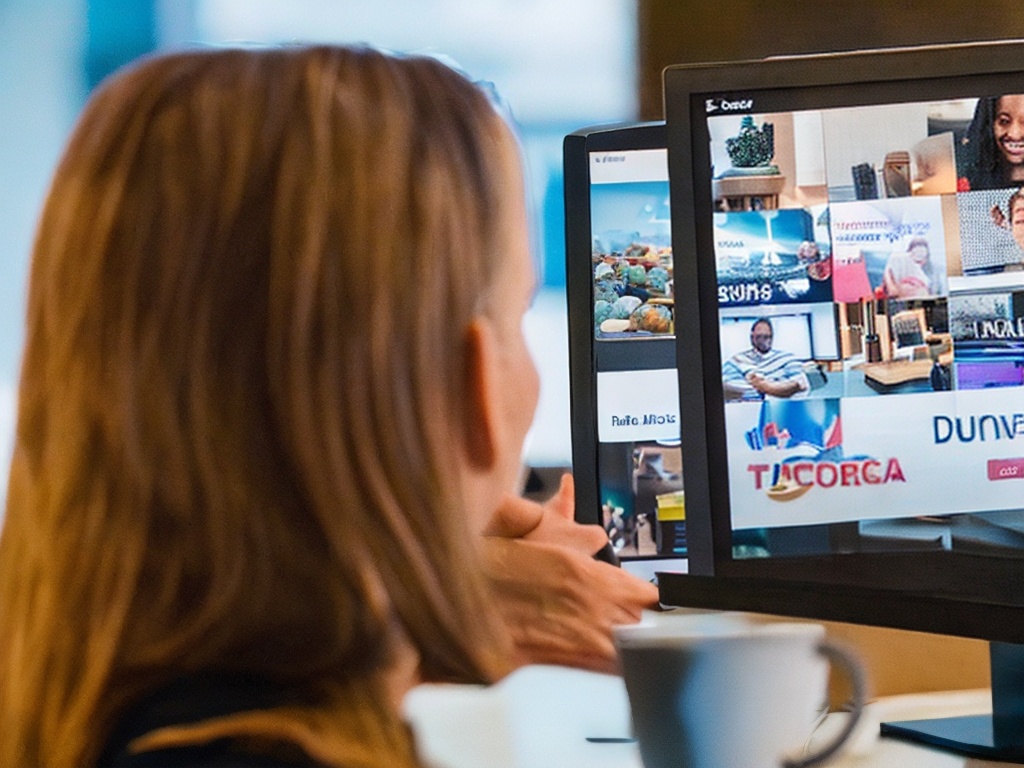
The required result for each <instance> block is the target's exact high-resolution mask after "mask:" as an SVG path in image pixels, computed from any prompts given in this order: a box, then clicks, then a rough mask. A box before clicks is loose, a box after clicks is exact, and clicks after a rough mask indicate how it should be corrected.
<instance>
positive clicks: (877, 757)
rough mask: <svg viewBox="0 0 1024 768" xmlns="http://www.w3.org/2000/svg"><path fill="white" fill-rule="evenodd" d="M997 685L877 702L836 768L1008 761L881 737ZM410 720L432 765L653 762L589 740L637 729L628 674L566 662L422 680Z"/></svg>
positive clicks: (977, 707)
mask: <svg viewBox="0 0 1024 768" xmlns="http://www.w3.org/2000/svg"><path fill="white" fill-rule="evenodd" d="M990 707H991V702H990V697H989V692H988V691H987V690H972V691H955V692H950V693H932V694H913V695H904V696H893V697H888V698H883V699H879V700H877V701H874V702H872V703H871V704H869V705H868V706H867V707H866V709H865V712H864V716H863V718H862V720H861V722H860V724H859V725H858V727H857V730H856V731H855V733H854V736H853V737H852V739H851V740H850V742H848V744H847V747H846V749H845V750H844V751H843V752H842V753H841V754H840V755H838V756H837V757H835V758H834V759H833V760H831V761H830V762H829V763H828V764H827V765H828V766H829V767H830V768H894V767H896V766H899V767H900V768H988V767H989V766H992V767H995V766H1001V765H1002V766H1005V765H1006V764H1005V763H996V762H991V761H986V760H977V759H973V758H965V757H962V756H958V755H954V754H952V753H949V752H944V751H940V750H937V749H931V748H928V747H923V746H919V745H916V744H912V743H909V742H904V741H900V740H898V739H892V738H882V737H880V736H879V735H878V728H879V723H880V722H883V721H892V720H910V719H924V718H930V717H951V716H956V715H969V714H981V713H985V712H988V711H989V710H990ZM405 711H406V716H407V717H408V719H409V721H410V723H411V724H412V726H413V730H414V732H415V734H416V740H417V745H418V748H419V749H420V752H421V755H422V757H423V759H424V761H425V762H426V764H428V765H430V766H432V768H480V766H488V768H643V766H642V763H641V762H640V755H639V751H638V749H637V747H636V745H635V744H633V743H594V742H592V741H588V740H587V738H588V737H616V736H619V737H621V736H628V734H629V730H630V727H629V709H628V704H627V700H626V694H625V686H624V685H623V684H622V680H621V679H620V678H617V677H613V676H609V675H599V674H594V673H590V672H581V671H579V670H572V669H566V668H561V667H526V668H524V669H521V670H519V671H518V672H516V673H514V674H512V675H510V676H509V677H508V678H506V679H505V680H503V681H502V682H501V683H499V684H497V685H495V686H492V687H491V688H480V687H475V686H438V685H431V686H420V687H419V688H417V689H414V691H413V692H412V693H411V694H410V695H409V697H408V698H407V699H406V705H405ZM845 718H846V715H845V714H832V715H829V716H828V717H827V718H825V720H824V722H823V723H822V724H821V726H819V728H818V729H817V731H815V732H814V734H813V735H812V736H811V738H810V740H809V742H808V746H809V747H811V748H814V747H815V746H816V745H820V744H822V743H824V741H825V740H826V739H828V738H829V737H830V735H831V734H833V733H835V732H836V729H838V728H840V727H842V725H843V722H844V719H845Z"/></svg>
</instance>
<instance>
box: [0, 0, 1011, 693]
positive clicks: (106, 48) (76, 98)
mask: <svg viewBox="0 0 1024 768" xmlns="http://www.w3.org/2000/svg"><path fill="white" fill-rule="evenodd" d="M325 2H326V0H325ZM216 5H217V4H206V3H202V2H200V1H199V0H181V2H175V1H174V0H137V2H135V1H134V0H123V1H122V2H118V1H117V0H6V2H4V3H2V4H0V72H3V73H7V74H5V75H4V76H0V130H2V131H3V133H4V136H5V138H4V140H3V141H2V142H0V210H3V211H4V212H5V216H4V219H5V222H6V223H5V226H4V229H5V230H6V232H0V251H2V252H3V254H2V259H3V261H2V262H0V264H2V269H3V270H4V271H5V279H4V280H2V281H0V297H2V303H3V306H4V312H3V313H0V315H2V317H0V343H2V344H4V345H6V346H7V347H8V350H6V351H5V352H4V356H3V359H2V360H0V380H2V381H3V382H5V383H3V384H0V433H4V434H6V433H8V432H9V431H10V429H11V428H12V426H13V403H14V382H16V377H17V347H18V341H17V339H18V336H19V334H20V332H21V314H22V310H23V296H22V294H23V290H24V280H23V274H24V268H25V266H26V264H27V253H28V250H29V248H30V244H31V222H32V221H33V219H34V216H35V214H36V212H37V210H38V205H39V202H40V201H41V199H42V195H43V194H44V191H45V183H46V179H47V178H48V176H49V173H50V170H51V168H52V164H53V162H54V161H55V159H56V156H57V153H58V152H59V150H60V146H61V142H62V139H63V137H64V136H65V135H66V133H67V131H68V130H69V128H70V125H71V123H72V122H73V120H74V115H75V113H76V111H77V108H78V107H79V106H80V105H81V103H82V102H83V100H84V96H85V94H86V93H87V92H88V89H89V87H90V86H91V85H93V84H95V82H97V81H98V79H100V78H101V77H102V76H103V75H104V74H105V73H106V72H109V71H111V70H112V69H113V68H115V67H116V66H118V65H120V64H121V63H124V62H125V61H128V60H130V59H131V58H134V57H135V56H138V55H142V54H145V53H147V52H149V51H151V50H155V49H158V48H160V47H162V46H164V45H174V44H176V43H181V42H183V41H188V40H192V39H195V38H194V36H195V34H196V30H197V28H198V24H199V22H198V20H197V19H198V16H199V15H200V14H201V13H202V12H203V11H204V9H205V10H206V11H208V12H211V13H212V11H209V9H210V8H212V7H214V6H216ZM232 5H234V6H239V5H242V6H244V5H245V3H235V4H232V3H221V4H220V5H219V8H220V12H221V13H223V14H228V13H229V10H230V9H231V7H232ZM277 5H278V6H280V7H279V9H278V11H277V13H278V14H279V15H281V16H282V17H283V16H286V15H287V14H288V13H298V12H299V11H300V9H301V8H302V6H303V5H304V3H302V2H298V1H297V0H295V1H293V2H290V3H283V2H282V3H278V4H277ZM309 5H310V6H311V7H312V8H313V9H314V11H315V10H316V8H317V7H321V8H322V7H323V6H324V3H316V2H312V3H309ZM367 5H368V4H367ZM374 5H376V6H378V7H379V8H378V12H379V13H381V14H382V17H383V18H388V17H396V13H395V11H394V9H391V10H389V9H388V7H387V6H388V5H389V3H388V2H387V1H385V2H378V3H375V4H374ZM399 5H402V6H403V8H405V9H406V10H407V9H408V7H411V6H412V3H408V4H399ZM427 5H429V3H428V4H427ZM474 5H475V6H480V0H476V2H475V3H474ZM496 5H498V3H496ZM537 5H538V4H537V3H531V4H530V7H531V8H532V7H533V6H537ZM552 5H554V6H558V5H559V2H558V0H556V2H555V3H553V4H552ZM592 5H595V4H590V3H586V2H577V3H567V4H566V8H567V9H568V10H564V12H562V13H561V14H559V15H549V17H544V18H548V19H549V21H550V23H556V22H557V21H558V20H559V19H561V20H563V21H564V22H565V24H566V25H567V26H572V25H576V26H579V27H580V28H581V29H582V30H583V37H586V35H587V32H586V30H587V27H588V19H587V14H588V12H591V6H592ZM596 6H602V7H604V6H614V10H615V11H616V12H617V13H618V12H620V11H621V12H622V13H623V14H624V15H621V16H615V17H614V18H615V19H618V20H619V22H618V23H619V26H618V27H615V26H614V23H612V26H611V28H612V29H613V30H615V29H617V30H618V35H619V37H621V38H623V40H622V41H620V42H623V43H625V44H623V45H621V46H617V47H616V48H615V50H614V51H612V53H613V54H614V55H615V56H619V57H620V59H622V60H621V61H620V59H616V60H615V61H616V62H619V63H618V64H616V66H617V68H618V70H619V71H620V76H621V72H625V73H626V76H627V83H626V89H627V91H629V89H630V88H632V90H631V91H630V92H627V94H626V95H625V96H624V97H623V98H621V99H619V100H617V101H614V102H604V103H601V104H598V105H596V106H595V108H594V109H593V110H592V111H590V112H587V111H586V110H585V109H584V110H577V111H572V110H568V111H565V112H562V113H560V114H557V115H556V116H555V117H552V118H550V119H548V118H546V117H545V116H544V114H543V105H541V106H538V107H537V112H536V113H533V112H531V113H529V114H524V115H523V116H522V117H523V119H524V121H526V122H532V123H533V124H534V129H535V131H536V136H537V137H541V136H543V137H544V139H545V140H546V141H547V143H544V141H541V139H540V138H537V143H538V145H541V144H543V145H544V147H546V149H541V150H538V151H539V153H540V155H542V158H541V159H540V160H536V159H535V160H532V161H531V162H533V163H535V165H534V167H533V173H534V182H535V185H536V186H539V187H540V189H539V190H538V191H535V193H534V197H535V198H536V199H537V201H538V208H539V211H538V214H537V216H536V218H537V219H538V220H540V221H541V222H542V225H546V231H543V232H542V233H541V234H539V235H538V238H539V242H538V250H539V251H541V252H543V253H544V263H543V269H542V275H543V277H542V283H543V287H544V290H543V291H542V295H541V297H540V302H539V303H540V304H542V305H543V306H542V307H541V310H543V311H538V312H537V313H535V314H534V315H533V317H532V318H531V320H530V321H529V322H531V323H533V324H534V327H535V330H534V334H535V336H536V337H537V338H538V339H540V340H539V341H538V342H537V343H538V345H540V344H545V345H547V346H543V347H540V346H538V348H537V349H536V350H535V354H536V356H537V357H539V358H542V360H541V361H540V362H541V366H542V371H543V375H544V376H545V388H546V391H545V393H544V395H543V397H544V398H545V400H544V401H543V402H542V406H541V411H540V413H539V414H538V425H537V426H535V433H534V434H533V436H532V437H533V445H534V453H533V454H532V455H528V456H527V457H526V458H527V460H528V461H529V463H531V464H532V465H534V466H535V467H536V469H537V473H536V478H537V479H535V481H534V485H533V486H532V487H531V491H532V492H533V493H535V494H537V495H541V496H542V495H543V494H544V492H545V491H546V490H547V489H548V488H549V487H550V484H551V482H553V478H555V477H557V475H558V474H559V473H560V471H561V470H562V468H563V467H565V466H568V464H569V455H570V454H569V446H568V373H567V370H566V368H567V358H566V357H565V352H564V343H563V340H564V334H565V332H566V331H565V320H564V296H563V295H562V294H564V267H562V266H561V264H560V261H559V259H560V257H561V254H560V252H559V248H560V247H561V241H560V234H559V232H558V226H559V225H560V224H561V223H562V222H560V221H559V219H558V207H559V204H560V189H559V188H558V186H557V185H558V182H559V179H558V178H557V175H556V176H554V177H552V176H551V174H550V173H549V171H550V170H551V168H552V166H554V167H557V164H558V157H557V151H553V150H552V149H551V148H550V147H551V146H556V147H557V146H560V145H559V140H560V138H561V136H562V135H564V133H566V132H568V131H570V130H573V129H575V128H577V127H580V126H581V125H584V124H588V123H597V122H602V121H611V120H637V119H639V120H656V119H660V118H661V117H662V91H661V71H662V69H663V68H664V67H665V66H667V65H671V64H679V63H687V62H697V61H722V60H733V59H745V58H758V57H762V56H768V55H784V54H796V53H808V52H820V51H831V50H850V49H861V48H874V47H885V46H891V45H911V44H943V43H955V42H960V41H966V40H986V39H999V38H1009V37H1024V8H1021V7H1020V6H1019V4H1016V3H1013V2H1006V0H993V1H991V2H987V3H984V4H975V5H972V6H971V7H970V10H969V11H965V8H964V4H963V3H962V2H959V0H907V1H906V2H900V3H893V2H891V0H870V1H863V2H854V3H848V4H845V5H844V6H843V9H842V13H841V15H842V23H837V9H836V6H834V5H833V4H830V3H823V2H817V1H816V0H791V1H790V2H787V3H764V2H755V1H754V0H734V2H732V3H729V4H727V5H725V4H722V3H721V2H718V1H717V0H687V2H683V3H680V2H677V1H675V0H635V2H625V0H623V2H620V3H617V4H616V3H611V2H604V3H599V4H596ZM496 12H497V11H496ZM483 13H484V12H483V11H477V15H478V16H480V19H479V23H484V21H483V15H482V14H483ZM161 25H162V26H161ZM602 29H603V27H602ZM538 34H543V36H544V38H545V39H551V40H553V41H555V42H556V41H557V35H553V34H552V33H551V31H550V30H547V31H543V30H538ZM611 34H612V37H611V38H610V39H612V40H614V36H615V34H616V33H615V32H614V31H613V32H612V33H611ZM225 39H227V38H225ZM237 40H241V41H245V40H246V38H245V37H244V36H242V37H239V38H237ZM603 43H604V39H603V38H600V37H599V38H598V41H597V43H596V45H598V46H600V45H602V44H603ZM572 50H573V49H572V47H571V46H570V51H569V54H570V55H571V52H572ZM630 57H631V60H630ZM595 58H600V57H595ZM606 58H611V54H609V55H608V56H606ZM461 63H462V64H464V65H465V64H466V62H465V61H463V62H461ZM555 66H557V63H556V64H555ZM616 66H611V67H609V71H611V70H614V69H616ZM8 74H9V75H10V76H8ZM629 79H632V83H629V82H628V80H629ZM498 86H499V88H501V87H502V83H498ZM596 90H600V89H596ZM509 92H510V100H512V97H511V94H512V93H514V92H515V88H514V87H513V88H510V89H509ZM512 106H513V109H515V108H516V106H517V105H516V103H515V102H514V100H513V103H512ZM531 109H533V108H532V107H531ZM552 139H554V142H555V143H554V144H552V143H551V140H552ZM25 147H29V148H30V151H28V152H26V151H25V149H24V148H25ZM552 201H554V202H552ZM559 270H563V271H562V272H561V274H559ZM927 310H928V307H926V306H912V307H901V308H899V309H898V310H893V311H890V308H888V307H886V306H884V304H882V305H870V306H851V307H850V309H849V315H848V316H846V325H847V326H849V327H854V328H856V327H860V326H861V325H863V324H868V323H870V324H877V326H878V327H879V328H881V329H883V332H885V331H884V329H889V332H891V330H892V328H893V327H894V325H893V323H894V322H896V324H897V325H898V324H899V322H900V321H901V320H905V321H907V322H910V323H911V324H912V325H914V326H915V331H916V336H915V338H914V343H913V344H911V345H910V347H912V349H910V350H909V351H908V350H906V349H904V350H903V351H900V349H899V346H900V345H899V344H898V343H897V339H895V338H893V339H888V340H887V343H885V344H883V345H882V349H883V350H885V351H884V353H883V362H889V361H891V360H892V359H894V358H900V357H903V358H904V359H906V360H907V361H908V362H910V361H916V360H921V359H927V360H928V363H927V365H930V363H931V362H933V361H934V358H935V356H936V355H940V354H941V353H942V345H943V344H944V343H945V340H944V339H943V338H942V333H941V331H937V330H936V329H935V328H934V327H933V326H932V325H930V324H929V322H928V318H929V317H930V316H929V315H927V314H926V311H927ZM896 312H904V313H908V314H903V315H901V316H900V318H894V315H895V314H896ZM552 329H555V332H552ZM911 335H912V336H914V334H911ZM856 339H857V336H856V334H853V335H851V336H850V341H849V343H851V344H856V343H857V341H856ZM853 353H854V351H851V354H853ZM927 365H926V366H925V367H927ZM826 373H828V371H826ZM3 439H4V441H5V442H4V444H3V445H2V446H0V460H2V462H3V463H4V464H6V461H7V460H8V459H9V446H8V445H7V442H6V441H7V438H3ZM828 626H829V630H830V632H831V633H832V634H833V635H834V636H836V637H838V638H839V639H842V640H846V641H847V642H849V643H850V644H851V645H854V646H855V647H856V648H858V649H859V650H860V651H861V652H862V654H863V655H864V656H865V658H866V659H867V661H868V663H869V665H870V667H871V671H872V680H873V693H874V694H875V695H879V696H884V695H889V694H895V693H905V692H914V691H919V692H925V691H939V690H949V689H958V688H964V689H967V688H977V687H983V686H986V685H988V669H987V664H988V649H987V644H986V643H984V642H982V641H975V640H968V639H962V638H951V637H943V636H936V635H929V634H923V633H915V632H903V631H897V630H888V629H880V628H871V627H861V626H853V625H844V624H835V623H831V624H829V625H828ZM835 696H836V698H837V699H838V698H841V696H842V693H841V692H837V693H836V694H835Z"/></svg>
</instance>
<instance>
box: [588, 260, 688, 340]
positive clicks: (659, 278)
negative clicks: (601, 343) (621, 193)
mask: <svg viewBox="0 0 1024 768" xmlns="http://www.w3.org/2000/svg"><path fill="white" fill-rule="evenodd" d="M593 262H594V332H595V335H596V336H597V338H635V337H640V336H651V335H662V334H671V333H672V332H673V310H672V249H671V248H670V247H658V246H654V245H648V244H644V243H640V242H633V243H630V244H629V245H628V246H627V247H626V248H624V249H623V250H622V251H613V252H610V253H609V252H606V251H604V250H603V249H601V248H598V247H595V249H594V253H593Z"/></svg>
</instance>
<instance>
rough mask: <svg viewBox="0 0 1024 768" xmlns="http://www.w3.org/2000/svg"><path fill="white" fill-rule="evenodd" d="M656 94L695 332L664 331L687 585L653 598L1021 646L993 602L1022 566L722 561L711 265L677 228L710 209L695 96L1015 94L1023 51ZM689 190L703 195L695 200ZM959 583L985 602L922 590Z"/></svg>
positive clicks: (785, 66) (760, 65) (817, 68)
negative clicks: (677, 429) (673, 357)
mask: <svg viewBox="0 0 1024 768" xmlns="http://www.w3.org/2000/svg"><path fill="white" fill-rule="evenodd" d="M1011 83H1013V84H1014V85H1012V86H1011ZM664 86H665V112H666V122H667V127H668V147H669V178H670V183H671V193H672V201H671V204H672V220H673V225H674V226H673V230H672V231H673V235H672V236H673V253H674V259H675V273H676V282H677V286H678V288H677V291H676V296H677V302H676V324H677V331H678V330H679V329H683V328H689V329H697V330H696V332H693V333H682V332H677V353H678V361H677V370H678V371H679V372H680V380H679V386H680V419H681V423H682V435H683V441H682V445H683V464H684V466H685V468H686V469H685V471H686V507H687V534H688V538H689V541H690V545H691V546H690V561H689V572H690V574H693V577H688V576H681V575H677V574H662V575H661V576H660V586H661V591H662V600H663V602H665V603H667V604H673V605H692V606H695V607H711V608H727V609H736V610H757V611H762V612H767V613H777V614H784V615H797V616H807V617H810V618H820V619H832V620H839V621H854V622H858V623H869V624H878V625H883V626H892V627H899V628H905V629H916V630H922V631H931V632H941V633H948V634H956V635H965V636H972V637H979V638H983V639H988V640H1001V641H1006V642H1024V601H1021V602H1019V603H1018V604H1016V605H1014V604H1011V603H1009V602H1008V601H1006V600H1005V598H1001V597H1000V595H1001V594H1003V595H1005V594H1006V590H1007V589H1008V588H1009V587H1010V585H1012V584H1014V583H1016V584H1018V585H1019V584H1024V560H1022V561H1012V560H1008V559H1007V560H998V559H993V558H978V557H972V556H967V555H956V556H955V557H953V558H951V557H950V556H948V555H947V554H944V553H943V554H940V555H939V556H932V555H930V554H926V553H915V556H914V557H915V562H914V565H913V568H912V569H911V570H910V571H909V572H908V571H907V570H906V560H905V557H903V556H900V555H894V554H890V553H873V554H869V553H858V554H843V555H841V556H832V557H827V556H826V557H792V558H772V559H764V560H734V559H733V558H732V530H731V526H730V525H729V508H728V487H727V482H728V481H727V478H726V477H725V476H724V473H723V472H720V471H716V469H717V468H718V467H722V466H724V461H725V457H726V449H725V429H724V414H723V409H722V405H723V395H722V387H721V376H720V363H719V339H718V327H717V326H718V323H717V311H718V304H717V296H716V287H717V280H716V273H715V272H716V271H715V265H714V259H713V258H712V259H705V260H704V261H703V262H702V261H700V260H698V258H697V254H699V253H713V243H712V241H711V238H710V227H695V226H693V225H692V224H691V225H689V226H688V225H686V224H680V222H696V221H701V220H704V221H709V220H710V215H711V212H712V210H711V209H712V199H711V195H710V193H709V190H710V175H709V174H705V175H704V176H702V177H701V178H700V179H695V178H694V176H695V173H694V167H695V163H694V158H695V157H699V155H697V154H696V153H700V152H703V153H704V156H705V157H706V153H707V146H708V145H707V134H706V132H705V131H706V127H705V126H706V124H705V123H704V122H702V117H703V110H704V109H705V99H707V98H715V97H719V96H725V95H728V96H729V97H730V98H731V99H733V100H735V99H736V97H738V96H741V95H742V96H743V97H751V98H754V100H755V103H756V105H755V106H754V107H753V109H752V110H750V111H752V112H772V111H782V110H783V109H785V110H792V109H800V108H816V107H824V106H854V105H858V104H870V103H880V102H883V101H886V100H889V101H901V100H904V101H906V100H920V101H927V100H931V99H947V98H954V97H956V96H958V95H959V96H964V97H967V96H972V95H973V96H977V95H978V94H979V93H999V92H1020V91H1022V90H1024V42H1022V41H1004V42H998V43H980V44H964V45H954V46H924V47H918V48H904V49H887V50H875V51H863V52H851V53H838V54H822V55H809V56H794V57H780V58H773V59H765V60H758V61H747V62H732V63H722V64H710V65H681V66H675V67H669V68H668V69H666V70H665V73H664ZM911 91H913V94H912V98H911ZM783 99H785V106H782V105H783ZM695 126H696V129H695ZM701 167H706V162H705V163H704V164H703V166H701ZM698 184H699V185H701V186H700V189H702V190H704V191H702V192H701V193H698V192H697V189H698ZM701 217H704V218H703V219H702V218H701ZM883 579H884V581H883ZM967 579H971V580H984V581H985V582H986V583H988V584H991V585H992V587H991V588H990V589H989V590H988V592H989V594H980V592H984V591H985V590H973V591H972V592H971V593H970V594H955V593H947V594H945V595H935V594H933V593H932V590H933V585H935V584H937V583H941V584H945V585H947V586H950V587H952V588H955V587H956V585H958V584H960V583H962V582H963V580H967ZM897 582H898V583H897ZM1000 590H1002V592H1001V591H1000ZM954 592H955V589H954ZM915 606H920V607H925V606H926V609H925V610H918V609H915ZM996 618H998V619H1000V620H999V621H995V619H996Z"/></svg>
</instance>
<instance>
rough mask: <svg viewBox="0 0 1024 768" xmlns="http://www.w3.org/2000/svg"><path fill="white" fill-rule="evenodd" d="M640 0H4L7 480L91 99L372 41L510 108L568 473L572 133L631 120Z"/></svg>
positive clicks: (547, 458) (550, 418)
mask: <svg viewBox="0 0 1024 768" xmlns="http://www.w3.org/2000/svg"><path fill="white" fill-rule="evenodd" d="M635 28H636V8H635V3H634V2H633V0H571V1H562V2H549V0H378V1H377V2H351V1H348V0H344V1H341V2H339V1H338V0H0V212H2V216H0V222H2V226H0V276H2V278H0V467H2V468H3V469H2V471H3V473H4V474H3V479H6V471H7V464H8V460H9V455H10V446H11V435H12V430H13V420H14V401H15V391H16V385H17V372H18V366H19V358H20V351H21V336H22V332H23V313H24V295H25V288H26V286H25V276H26V270H27V265H28V259H29V254H30V251H31V245H32V239H33V236H34V227H35V221H36V218H37V216H38V214H39V212H40V208H41V204H42V201H43V197H44V196H45V192H46V187H47V184H48V180H49V177H50V175H51V173H52V171H53V169H54V165H55V163H56V162H57V159H58V157H59V154H60V152H61V151H62V148H63V144H64V141H65V138H66V136H67V135H68V133H69V131H70V129H71V127H72V125H73V123H74V121H75V119H76V116H77V114H78V112H79V110H80V109H81V107H82V105H83V103H84V101H85V99H86V98H87V96H88V94H89V92H90V90H91V89H92V88H93V87H94V86H95V85H96V84H97V83H98V82H99V81H100V80H102V79H103V78H104V77H105V76H107V75H108V74H109V73H110V72H112V71H113V70H115V69H116V68H118V67H120V66H122V65H123V64H125V63H126V62H128V61H130V60H132V59H134V58H135V57H137V56H140V55H143V54H146V53H149V52H151V51H155V50H165V49H174V48H181V47H185V46H196V45H200V46H203V45H211V44H213V45H221V44H231V43H275V42H282V41H299V42H306V41H309V42H313V41H316V42H369V43H372V44H374V45H377V46H381V47H384V48H389V49H395V50H402V51H423V52H430V53H434V54H438V55H442V56H445V57H447V58H449V59H451V60H453V61H454V62H455V63H457V64H458V66H460V67H461V68H462V69H464V70H466V71H467V72H468V73H469V74H470V75H471V76H472V77H473V78H475V79H480V80H486V81H490V82H492V83H493V84H494V85H495V86H496V88H497V90H498V92H499V93H500V94H501V95H502V96H503V97H504V98H505V100H507V101H508V103H509V106H510V107H511V110H512V113H513V116H514V118H515V120H516V122H517V124H518V128H519V132H520V135H521V138H522V142H523V147H524V151H525V156H526V160H527V164H528V186H529V190H528V191H529V197H530V202H531V203H532V205H533V225H534V253H535V254H536V263H537V271H538V275H539V277H540V282H541V286H542V288H541V290H540V292H539V294H538V296H537V299H536V301H535V304H534V308H533V310H532V311H531V313H530V316H529V317H528V320H527V333H528V338H529V340H530V343H531V347H532V349H533V352H534V356H535V357H536V359H537V362H538V365H539V367H540V368H541V371H542V393H541V398H542V400H541V406H540V408H539V410H538V414H537V419H536V426H535V428H534V429H533V430H532V432H531V435H530V437H529V439H528V445H527V449H526V453H527V455H526V459H527V461H529V462H530V463H532V464H537V465H552V466H554V465H567V464H568V463H569V456H570V446H569V416H568V413H569V401H568V397H569V396H568V353H567V344H566V323H565V301H564V292H565V288H564V286H565V265H564V258H565V257H564V250H563V240H564V236H563V226H564V224H563V214H562V182H561V151H562V138H563V136H564V135H565V134H566V133H568V132H570V131H572V130H575V129H576V128H580V127H583V126H584V125H587V124H590V123H598V122H612V121H618V120H626V119H630V118H633V117H634V116H635V115H636V113H637V108H638V107H637V104H638V96H637V89H636V81H637V74H636V58H637V57H636V45H635V39H636V31H635Z"/></svg>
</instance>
